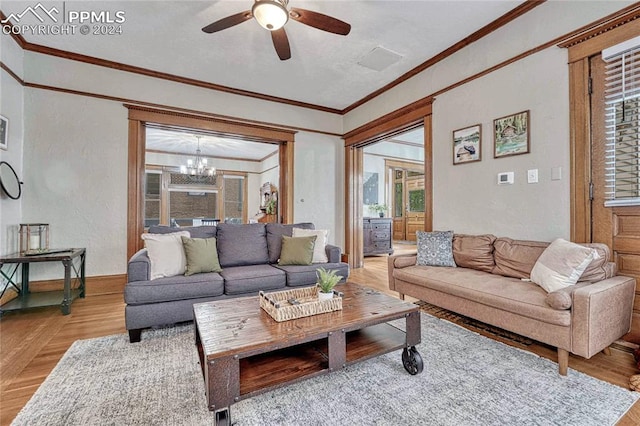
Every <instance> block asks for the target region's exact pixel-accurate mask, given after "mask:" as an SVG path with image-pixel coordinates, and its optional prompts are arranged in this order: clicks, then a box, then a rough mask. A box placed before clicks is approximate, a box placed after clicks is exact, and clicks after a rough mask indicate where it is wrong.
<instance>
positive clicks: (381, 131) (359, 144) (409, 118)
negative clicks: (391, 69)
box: [345, 98, 433, 268]
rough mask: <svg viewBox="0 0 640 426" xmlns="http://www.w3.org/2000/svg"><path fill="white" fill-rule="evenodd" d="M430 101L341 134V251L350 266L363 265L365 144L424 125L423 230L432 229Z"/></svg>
mask: <svg viewBox="0 0 640 426" xmlns="http://www.w3.org/2000/svg"><path fill="white" fill-rule="evenodd" d="M432 103H433V99H432V98H429V99H426V100H421V101H419V102H417V103H414V104H411V105H408V106H406V107H404V108H401V109H399V110H397V111H394V112H392V113H390V114H387V115H385V116H383V117H381V118H379V119H377V120H374V121H372V122H370V123H367V124H365V125H363V126H360V127H359V128H358V129H356V130H354V131H351V132H349V133H347V134H346V135H345V254H346V257H347V259H348V262H349V265H350V266H351V267H352V268H361V267H362V266H363V264H364V256H363V254H362V247H363V235H362V226H360V224H361V223H362V218H363V211H362V210H363V209H362V203H363V190H362V179H363V157H364V156H363V149H364V147H365V146H367V145H370V144H373V143H376V142H379V141H382V140H384V139H387V138H389V137H391V136H393V135H397V134H400V133H403V132H405V131H407V130H411V129H413V128H416V127H419V126H423V127H424V177H425V190H426V191H425V219H424V222H425V223H424V229H425V230H428V231H430V230H431V229H432V228H433V167H432V130H431V129H432V127H431V117H432Z"/></svg>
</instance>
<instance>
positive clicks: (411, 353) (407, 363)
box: [402, 346, 424, 375]
mask: <svg viewBox="0 0 640 426" xmlns="http://www.w3.org/2000/svg"><path fill="white" fill-rule="evenodd" d="M402 365H403V366H404V369H405V370H407V372H408V373H409V374H411V375H416V374H418V373H421V372H422V369H423V368H424V363H423V362H422V357H421V356H420V354H419V353H418V351H417V350H416V347H415V346H411V347H410V348H404V350H403V351H402Z"/></svg>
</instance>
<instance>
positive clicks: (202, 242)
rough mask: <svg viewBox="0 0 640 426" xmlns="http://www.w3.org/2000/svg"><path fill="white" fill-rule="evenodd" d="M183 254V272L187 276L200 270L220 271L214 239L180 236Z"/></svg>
mask: <svg viewBox="0 0 640 426" xmlns="http://www.w3.org/2000/svg"><path fill="white" fill-rule="evenodd" d="M182 246H183V247H184V255H185V256H186V258H187V268H186V269H185V271H184V274H185V275H187V276H189V275H193V274H198V273H201V272H220V271H222V268H221V267H220V262H219V261H218V249H217V248H216V239H215V238H213V237H211V238H187V237H182Z"/></svg>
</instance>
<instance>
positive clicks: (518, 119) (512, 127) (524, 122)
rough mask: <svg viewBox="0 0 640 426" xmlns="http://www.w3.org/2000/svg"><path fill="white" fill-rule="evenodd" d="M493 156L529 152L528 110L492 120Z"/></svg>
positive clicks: (499, 156)
mask: <svg viewBox="0 0 640 426" xmlns="http://www.w3.org/2000/svg"><path fill="white" fill-rule="evenodd" d="M493 147H494V151H493V158H501V157H508V156H511V155H520V154H527V153H529V111H522V112H519V113H517V114H511V115H508V116H506V117H502V118H498V119H496V120H493Z"/></svg>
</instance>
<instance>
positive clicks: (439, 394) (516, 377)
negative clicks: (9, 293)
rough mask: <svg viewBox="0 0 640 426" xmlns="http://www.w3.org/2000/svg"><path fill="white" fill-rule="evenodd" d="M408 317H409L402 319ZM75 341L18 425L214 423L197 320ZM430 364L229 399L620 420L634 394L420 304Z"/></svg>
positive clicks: (303, 421) (382, 413) (364, 369)
mask: <svg viewBox="0 0 640 426" xmlns="http://www.w3.org/2000/svg"><path fill="white" fill-rule="evenodd" d="M398 326H399V327H401V326H402V322H401V323H399V324H398ZM142 337H143V340H142V342H140V343H137V344H130V343H128V339H127V336H126V335H124V334H123V335H115V336H108V337H104V338H97V339H89V340H79V341H77V342H75V343H74V344H73V345H72V346H71V348H69V350H68V351H67V353H66V354H65V355H64V356H63V358H62V359H61V360H60V362H59V363H58V365H57V366H56V367H55V369H54V370H53V371H52V372H51V374H50V375H49V377H48V378H47V379H46V380H45V382H44V383H43V384H42V385H41V386H40V388H39V389H38V391H37V392H36V393H35V394H34V396H33V397H32V398H31V400H30V401H29V402H28V403H27V405H26V406H25V407H24V408H23V410H22V411H21V412H20V413H19V414H18V416H17V417H16V419H15V420H14V422H13V423H12V424H13V425H210V424H212V422H213V415H212V414H211V413H210V412H209V411H207V408H206V401H205V394H204V385H203V379H202V374H201V372H200V366H199V365H198V360H197V355H196V349H195V346H194V342H193V326H192V325H183V326H179V327H173V328H166V329H159V330H152V331H147V332H145V333H143V335H142ZM418 350H419V352H420V354H421V355H422V357H423V360H424V365H425V367H424V371H423V372H422V373H421V374H419V375H416V376H411V375H409V374H408V373H407V372H406V371H405V370H404V368H403V366H402V362H401V359H400V352H399V351H398V352H394V353H390V354H386V355H383V356H381V357H377V358H374V359H371V360H368V361H364V362H362V363H358V364H354V365H351V366H349V367H347V368H346V369H343V370H342V371H339V372H334V373H331V374H328V375H324V376H320V377H315V378H313V379H309V380H305V381H302V382H299V383H297V384H294V385H290V386H286V387H283V388H281V389H278V390H275V391H271V392H267V393H264V394H262V395H258V396H256V397H254V398H250V399H246V400H243V401H240V402H238V403H237V404H235V405H233V406H232V408H231V419H232V422H233V424H235V425H238V426H244V425H305V426H313V425H408V424H429V425H474V426H475V425H560V424H562V425H581V426H584V425H598V426H600V425H613V424H615V423H616V421H617V420H618V419H619V418H620V417H621V416H622V415H623V414H624V413H625V412H626V411H627V410H628V409H629V408H630V407H631V405H632V404H633V403H634V402H635V401H636V400H637V399H638V394H637V393H634V392H630V391H628V390H626V389H623V388H621V387H618V386H614V385H611V384H608V383H606V382H602V381H599V380H597V379H594V378H592V377H589V376H587V375H585V374H582V373H580V372H577V371H575V370H572V369H570V370H569V374H568V376H566V377H563V376H560V375H559V374H558V368H557V365H556V364H555V363H553V362H551V361H549V360H547V359H544V358H540V357H538V356H536V355H534V354H531V353H529V352H526V351H523V350H520V349H517V348H513V347H510V346H508V345H505V344H502V343H499V342H496V341H494V340H491V339H489V338H486V337H484V336H481V335H478V334H476V333H473V332H471V331H469V330H467V329H465V328H463V327H460V326H457V325H455V324H452V323H450V322H447V321H445V320H441V319H438V318H435V317H432V316H429V315H427V314H424V313H423V314H422V343H421V344H420V345H419V346H418Z"/></svg>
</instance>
